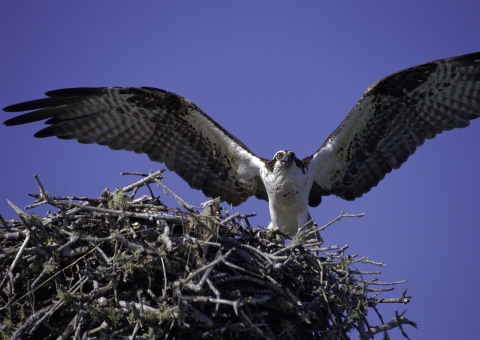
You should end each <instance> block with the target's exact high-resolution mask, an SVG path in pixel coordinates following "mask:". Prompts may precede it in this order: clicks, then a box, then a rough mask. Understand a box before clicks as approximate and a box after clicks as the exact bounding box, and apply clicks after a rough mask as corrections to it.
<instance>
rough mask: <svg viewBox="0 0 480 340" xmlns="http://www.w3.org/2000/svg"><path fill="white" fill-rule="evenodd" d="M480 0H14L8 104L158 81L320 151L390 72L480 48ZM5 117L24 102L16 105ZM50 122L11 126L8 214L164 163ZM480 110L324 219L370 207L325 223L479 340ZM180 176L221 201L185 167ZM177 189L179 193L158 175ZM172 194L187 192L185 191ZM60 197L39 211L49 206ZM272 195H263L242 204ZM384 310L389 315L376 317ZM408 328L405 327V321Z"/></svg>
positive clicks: (2, 10) (258, 141)
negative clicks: (82, 139)
mask: <svg viewBox="0 0 480 340" xmlns="http://www.w3.org/2000/svg"><path fill="white" fill-rule="evenodd" d="M479 13H480V2H479V1H473V0H472V1H455V2H454V1H421V2H420V1H350V2H347V1H320V0H318V1H307V0H298V1H293V0H292V1H242V2H240V1H177V2H173V1H155V2H154V1H141V2H140V1H137V2H134V1H115V2H113V1H91V0H87V1H82V2H79V1H78V2H59V1H41V2H33V1H32V2H27V1H15V2H14V1H0V32H2V34H1V35H0V46H1V48H0V60H1V63H0V107H4V106H7V105H10V104H14V103H18V102H20V101H25V100H31V99H37V98H41V97H43V93H44V92H46V91H49V90H53V89H58V88H65V87H77V86H152V87H159V88H163V89H167V90H169V91H172V92H175V93H178V94H181V95H183V96H185V97H187V98H188V99H190V100H192V101H193V102H195V103H196V104H197V105H198V106H199V107H201V108H202V109H203V110H204V111H205V112H207V113H208V114H209V115H210V116H212V117H213V118H214V119H215V120H216V121H217V122H219V123H220V124H222V125H223V126H224V127H225V128H226V129H227V130H229V131H231V132H232V133H233V134H234V135H235V136H236V137H237V138H239V139H240V140H242V141H243V142H244V143H245V144H246V145H247V146H249V147H250V149H252V150H253V151H254V152H255V153H256V154H257V155H259V156H261V157H266V158H270V157H272V156H273V155H274V154H275V152H276V151H278V150H279V149H291V150H294V151H295V153H296V154H297V155H298V156H299V157H301V158H303V157H305V156H307V155H310V154H312V153H313V152H314V151H315V150H316V149H317V148H318V147H319V146H320V145H321V144H322V143H323V141H324V140H325V138H326V137H327V136H328V135H329V134H330V133H331V132H332V131H333V130H334V129H335V128H336V127H337V126H338V124H339V123H340V122H341V121H342V120H343V118H344V117H345V116H346V115H347V114H348V112H349V111H350V110H351V108H352V107H353V106H354V104H355V103H356V101H357V100H358V99H359V98H360V96H361V95H362V93H363V92H364V90H365V89H366V88H367V87H368V86H369V85H370V84H372V83H373V82H375V81H377V80H378V79H380V78H382V77H384V76H386V75H388V74H390V73H393V72H395V71H398V70H400V69H403V68H407V67H410V66H414V65H416V64H419V63H422V62H426V61H431V60H435V59H439V58H444V57H451V56H455V55H461V54H466V53H470V52H475V51H479V50H480V43H479V41H480V39H479V38H480V20H479ZM2 114H3V117H4V118H3V119H1V120H2V121H3V120H6V119H8V118H10V117H11V116H12V115H11V114H7V113H3V112H2ZM42 126H43V124H41V123H37V124H32V125H27V126H21V127H11V128H7V127H5V126H3V125H2V126H0V141H1V143H2V148H0V160H1V161H0V163H1V170H0V171H1V173H2V176H1V180H0V213H1V214H2V215H3V216H4V217H5V218H14V217H15V216H16V215H15V213H14V212H13V210H11V208H10V207H9V206H8V205H7V203H6V199H9V200H11V201H12V202H14V203H15V204H16V205H18V206H20V207H23V206H25V205H27V204H29V203H30V202H31V198H30V197H28V196H27V195H26V194H27V193H33V192H36V191H37V188H36V183H35V181H34V178H33V175H34V174H38V175H39V176H40V179H41V180H42V181H43V184H44V186H45V187H46V189H47V191H49V192H50V193H51V194H52V195H78V196H92V197H97V196H99V195H100V192H101V191H102V190H103V189H104V188H105V187H106V186H108V187H109V188H111V189H114V188H115V187H117V186H118V187H120V186H123V185H125V184H128V183H130V182H132V181H133V180H135V178H125V177H120V176H118V174H119V173H120V172H121V171H140V172H148V171H149V170H150V169H154V170H157V169H161V168H163V167H164V166H163V165H162V164H158V163H152V162H150V161H149V160H148V158H147V157H146V156H144V155H136V154H134V153H127V152H120V151H116V152H113V151H111V150H109V149H108V148H105V147H100V146H93V145H80V144H78V143H76V142H74V141H59V140H57V139H54V138H49V139H41V140H39V139H35V138H34V137H33V133H34V132H36V131H38V130H39V129H40V128H41V127H42ZM479 135H480V121H474V122H472V124H471V126H470V127H469V128H467V129H462V130H456V131H451V132H447V133H445V134H442V135H440V136H438V137H437V138H436V139H434V140H431V141H427V142H426V143H425V145H424V146H422V147H421V148H420V149H419V150H418V151H417V153H416V154H415V155H413V156H412V157H411V158H410V159H409V160H408V162H407V163H406V164H404V165H403V166H402V168H401V169H400V170H397V171H394V172H393V173H392V174H389V175H387V177H386V178H385V179H384V180H383V181H382V182H381V183H380V184H379V186H378V187H377V188H374V189H373V190H372V191H371V192H370V193H368V194H366V195H365V196H364V197H362V198H360V199H358V200H356V201H354V202H346V201H343V200H341V199H338V198H335V197H327V198H325V199H324V202H323V203H322V204H321V206H320V207H318V208H316V209H311V214H312V217H313V218H315V219H316V221H317V222H318V223H319V224H324V223H326V222H327V221H329V220H331V219H333V218H334V217H336V216H337V215H338V214H339V213H340V211H341V210H342V209H345V211H346V212H349V213H359V212H365V213H366V216H365V217H363V218H362V219H349V220H343V221H341V222H340V223H338V224H337V225H334V226H332V227H330V228H329V229H328V230H327V232H325V233H324V234H323V237H324V239H325V242H326V244H329V245H330V244H340V245H344V244H348V245H349V246H350V249H349V252H350V254H359V255H368V256H370V257H371V258H372V259H374V260H377V261H385V263H386V264H387V266H386V267H384V268H383V269H382V275H381V276H380V281H389V280H390V281H396V280H400V279H409V281H408V282H407V283H405V284H403V285H402V286H401V287H399V288H397V290H396V291H395V292H394V293H388V294H385V295H384V296H385V297H389V296H392V297H393V296H395V297H396V296H399V295H400V294H401V292H402V290H403V288H408V294H409V295H413V297H414V298H413V300H412V302H411V303H410V304H408V305H407V306H399V305H398V306H397V305H395V306H384V307H381V309H380V311H381V312H382V313H383V316H384V318H386V320H389V319H390V317H391V316H393V311H394V310H395V309H398V310H399V311H403V310H404V309H407V314H406V316H407V317H409V318H410V319H412V320H414V321H415V322H417V323H418V325H419V328H418V330H414V329H412V328H409V327H407V328H406V330H407V332H408V334H409V335H410V336H411V338H413V339H473V338H476V337H477V336H478V332H477V329H476V328H477V327H476V326H477V324H478V316H479V313H478V304H479V302H480V290H479V289H478V287H479V284H480V269H479V266H478V262H479V260H480V255H479V253H478V250H477V248H478V241H479V239H480V232H479V221H480V207H479V203H480V183H479V180H478V174H479V173H480V147H479V145H478V144H479V142H480V138H479ZM164 182H165V184H167V185H168V186H169V187H170V188H171V189H172V190H174V191H175V192H177V193H178V194H179V195H180V196H181V197H183V198H184V199H185V200H187V201H188V202H189V203H191V204H194V205H199V204H200V202H203V201H205V197H204V196H203V195H202V194H201V192H197V191H194V190H192V189H190V188H189V187H188V185H186V184H185V183H184V182H183V181H181V180H180V179H179V178H178V177H177V176H176V175H175V174H173V173H170V172H167V173H166V174H165V180H164ZM157 192H158V193H159V194H161V195H163V191H162V190H160V189H157ZM169 204H170V205H173V204H174V202H172V201H169ZM45 210H46V208H40V209H37V210H36V212H37V213H39V214H43V213H44V211H45ZM237 210H239V211H241V212H243V213H250V212H254V211H255V212H257V213H258V217H256V218H254V219H252V221H251V222H252V223H253V224H254V225H267V224H268V222H269V220H268V206H267V203H266V202H261V201H258V200H256V199H255V198H251V199H250V200H249V201H247V202H246V203H245V204H244V205H242V206H240V207H239V208H237ZM371 319H372V320H375V319H376V318H374V317H373V316H372V318H371ZM391 337H392V339H401V338H402V336H401V334H400V332H399V331H393V332H391Z"/></svg>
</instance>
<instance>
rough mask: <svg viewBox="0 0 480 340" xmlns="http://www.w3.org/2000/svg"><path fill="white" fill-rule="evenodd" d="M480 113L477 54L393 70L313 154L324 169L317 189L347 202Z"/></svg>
mask: <svg viewBox="0 0 480 340" xmlns="http://www.w3.org/2000/svg"><path fill="white" fill-rule="evenodd" d="M479 116H480V53H479V52H477V53H472V54H468V55H464V56H460V57H454V58H448V59H442V60H437V61H433V62H430V63H425V64H421V65H418V66H415V67H412V68H410V69H406V70H403V71H400V72H397V73H394V74H392V75H390V76H388V77H386V78H384V79H381V80H380V81H378V82H376V83H375V84H373V85H372V86H370V87H369V88H368V89H367V91H366V92H365V93H364V94H363V96H362V97H361V99H360V100H359V102H358V103H357V105H356V106H355V107H354V108H353V109H352V111H351V112H350V114H349V115H348V116H347V118H346V119H345V120H344V121H343V122H342V124H341V125H340V126H339V127H338V128H337V129H336V130H335V131H334V132H333V133H332V134H331V135H330V136H329V137H328V139H327V140H326V142H325V143H324V144H323V145H322V147H321V148H320V149H319V150H318V151H317V152H316V153H315V154H314V155H313V157H312V160H311V162H312V164H313V166H316V167H317V168H319V169H320V170H319V171H318V173H317V174H316V176H315V181H316V183H317V185H318V186H319V187H321V189H319V188H318V187H317V188H316V190H317V192H318V193H319V194H320V195H324V194H325V191H326V192H327V194H334V195H337V196H340V197H341V198H344V199H347V200H353V199H355V198H358V197H361V196H362V195H363V194H364V193H366V192H368V191H370V189H371V188H372V187H375V186H376V185H377V184H378V183H379V182H380V181H381V180H382V179H383V178H384V177H385V175H386V174H387V173H389V172H391V171H392V170H393V169H398V168H400V166H401V165H402V164H403V163H404V162H406V161H407V159H408V157H409V156H410V155H412V154H414V153H415V151H416V149H417V147H419V146H421V145H422V144H423V143H424V142H425V140H426V139H431V138H434V137H435V136H436V135H437V134H439V133H442V132H443V131H448V130H452V129H454V128H464V127H466V126H468V125H469V124H470V123H469V121H470V120H473V119H476V118H478V117H479ZM320 163H322V164H323V165H325V164H327V165H328V166H322V165H320ZM314 187H315V186H314ZM311 195H312V193H311Z"/></svg>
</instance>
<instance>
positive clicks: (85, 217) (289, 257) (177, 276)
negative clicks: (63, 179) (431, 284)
mask: <svg viewBox="0 0 480 340" xmlns="http://www.w3.org/2000/svg"><path fill="white" fill-rule="evenodd" d="M144 176H145V177H144V178H143V179H142V180H140V181H138V182H136V183H133V184H132V185H130V186H128V187H126V188H123V189H121V190H117V191H115V192H114V193H110V192H109V191H108V190H105V191H104V192H102V195H101V197H100V198H95V199H92V198H86V197H51V196H49V195H48V194H47V193H46V192H45V190H44V188H43V186H42V185H41V183H40V181H39V180H38V178H37V182H38V184H39V188H40V193H39V194H36V195H33V196H34V197H35V198H36V202H35V203H34V204H32V205H31V206H29V207H27V208H31V207H34V206H37V205H40V204H49V205H52V206H54V207H55V208H57V209H58V212H56V213H53V214H47V216H46V217H44V218H40V217H38V216H37V215H35V214H33V213H32V214H28V215H27V214H26V213H25V212H23V211H22V210H21V209H19V208H18V207H16V206H15V205H14V204H13V203H10V205H11V206H12V208H13V209H15V211H16V212H17V213H18V215H19V219H18V220H9V221H5V220H4V219H3V218H1V216H0V223H1V224H2V225H3V228H1V229H0V243H1V250H0V290H1V291H0V320H1V329H0V335H1V336H2V337H3V338H11V339H21V338H24V337H28V336H30V337H32V338H45V339H47V338H48V339H52V338H56V339H67V338H73V339H123V338H129V339H134V338H135V339H179V338H184V339H204V338H206V339H230V338H240V339H250V338H253V339H255V338H257V339H349V334H350V332H351V331H353V330H356V331H357V332H358V333H359V334H360V337H361V338H362V339H370V338H373V337H374V335H376V334H379V333H381V334H386V332H387V331H388V330H390V329H392V328H395V327H400V328H401V331H402V332H403V334H404V335H405V336H406V334H405V332H404V331H403V329H402V325H404V324H409V325H412V326H415V323H413V322H412V321H410V320H408V319H407V318H405V317H404V316H403V315H398V314H397V315H396V316H395V317H394V318H393V319H392V321H390V322H386V323H385V322H383V319H382V317H381V315H380V314H379V313H378V309H377V306H378V304H380V303H402V304H405V303H408V302H409V299H410V297H407V296H405V292H404V293H403V294H402V296H401V297H399V298H396V299H380V298H379V297H378V294H379V293H380V292H382V291H386V290H392V289H393V288H388V287H387V288H385V287H386V286H380V287H381V288H378V287H379V286H378V282H375V281H376V279H372V280H366V279H365V277H366V276H368V275H372V274H379V272H377V271H370V272H365V271H361V270H359V269H357V268H356V264H357V263H370V264H372V265H378V266H381V265H383V264H382V263H376V262H373V261H371V260H369V259H368V258H366V257H363V258H357V257H355V256H349V255H346V254H345V250H346V248H347V247H346V246H345V247H338V246H332V247H323V244H322V241H321V240H320V239H311V238H309V237H304V236H305V235H303V234H302V233H300V234H298V235H297V236H296V237H295V238H294V239H293V240H292V241H291V242H289V241H287V242H285V238H286V235H282V234H281V233H280V232H278V231H273V232H267V231H266V230H264V229H262V228H255V229H253V228H251V226H250V223H249V218H250V217H251V216H252V215H240V214H238V213H236V214H233V215H229V214H228V213H224V210H223V209H222V208H220V207H219V205H218V202H217V201H215V200H213V201H211V202H210V204H208V205H206V207H205V208H204V210H203V211H202V212H200V213H199V212H196V211H195V210H194V208H193V207H191V206H189V205H188V204H187V203H185V202H183V203H182V205H183V206H184V207H185V208H186V210H187V211H180V210H179V209H172V208H168V207H166V206H164V205H163V204H162V203H161V202H160V200H159V199H158V198H156V197H154V195H153V193H152V192H151V195H148V196H147V195H146V196H142V197H140V198H136V199H135V194H136V192H137V189H138V188H139V187H141V186H145V185H147V186H148V184H150V183H155V182H159V180H160V179H161V178H162V171H157V172H155V173H151V174H150V175H148V176H147V175H144ZM148 188H149V190H150V187H148ZM132 191H133V193H132V194H131V195H127V193H128V192H132ZM75 201H76V202H81V203H74V202H75ZM348 216H351V215H344V214H342V215H340V216H339V217H338V219H340V218H344V217H348ZM319 229H321V228H319ZM304 234H305V233H304ZM385 285H388V284H385ZM368 311H372V312H373V311H375V312H376V313H377V315H378V316H379V319H380V322H381V323H380V325H378V326H372V325H370V324H369V322H368V321H367V317H366V316H367V312H368Z"/></svg>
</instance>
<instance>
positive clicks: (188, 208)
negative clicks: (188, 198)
mask: <svg viewBox="0 0 480 340" xmlns="http://www.w3.org/2000/svg"><path fill="white" fill-rule="evenodd" d="M155 182H157V184H158V185H159V186H161V187H162V188H163V189H164V190H165V191H167V192H168V193H169V194H171V195H172V196H173V197H175V199H177V200H178V203H180V205H181V206H182V207H184V208H185V209H187V210H188V211H190V212H194V211H195V206H193V205H191V204H188V203H187V202H185V201H184V200H183V199H182V198H181V197H180V196H178V195H177V194H176V193H174V192H173V191H172V190H170V188H168V187H167V186H166V185H165V184H163V183H162V182H160V181H159V180H155Z"/></svg>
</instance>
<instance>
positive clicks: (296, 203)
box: [262, 164, 311, 235]
mask: <svg viewBox="0 0 480 340" xmlns="http://www.w3.org/2000/svg"><path fill="white" fill-rule="evenodd" d="M262 179H263V182H264V184H265V188H266V189H267V194H268V202H269V208H270V217H271V219H272V221H271V222H270V225H269V228H274V227H278V228H279V229H280V230H281V231H283V232H285V233H288V234H289V235H294V234H295V233H296V231H297V228H298V227H299V225H303V224H305V223H306V222H307V219H308V194H309V192H310V187H311V181H310V180H309V173H308V169H305V173H304V172H303V171H302V169H300V168H298V167H297V166H295V164H293V165H292V166H289V167H284V166H278V167H277V166H275V167H274V169H273V173H271V172H268V170H266V169H264V170H263V171H262Z"/></svg>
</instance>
